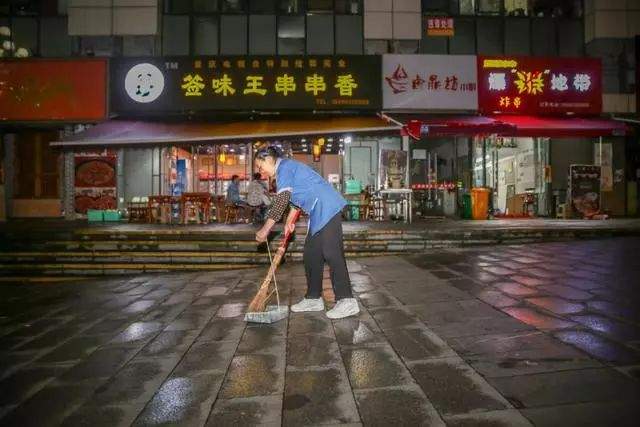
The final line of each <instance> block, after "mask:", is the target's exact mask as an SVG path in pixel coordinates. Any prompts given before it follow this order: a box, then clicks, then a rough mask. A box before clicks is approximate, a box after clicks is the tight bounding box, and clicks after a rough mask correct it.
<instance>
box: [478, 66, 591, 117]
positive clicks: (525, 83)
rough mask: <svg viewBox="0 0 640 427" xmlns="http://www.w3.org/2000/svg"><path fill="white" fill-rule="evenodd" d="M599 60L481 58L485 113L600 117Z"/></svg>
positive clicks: (481, 101)
mask: <svg viewBox="0 0 640 427" xmlns="http://www.w3.org/2000/svg"><path fill="white" fill-rule="evenodd" d="M601 75H602V72H601V65H600V60H599V59H594V58H533V57H488V56H479V57H478V96H479V107H480V111H481V112H483V113H517V114H558V113H575V114H600V113H601V112H602V83H601V80H602V77H601Z"/></svg>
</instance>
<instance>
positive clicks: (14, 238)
mask: <svg viewBox="0 0 640 427" xmlns="http://www.w3.org/2000/svg"><path fill="white" fill-rule="evenodd" d="M456 224H457V226H442V224H438V223H437V222H434V223H433V224H428V223H423V224H421V225H419V224H414V225H412V226H405V225H402V224H387V225H385V224H374V225H367V224H363V223H356V224H351V223H346V224H345V227H344V228H345V251H346V255H347V257H368V256H377V255H397V254H404V253H419V252H425V251H427V250H430V249H437V248H450V247H465V246H473V245H492V244H502V243H527V242H539V241H554V240H566V239H575V238H595V237H603V236H619V235H629V234H636V235H637V234H639V233H640V227H638V226H637V225H638V224H636V225H634V227H622V228H617V227H584V226H580V227H576V226H574V227H572V226H570V225H568V224H567V223H565V224H562V226H555V227H548V226H544V227H543V226H531V225H529V226H526V227H524V226H523V227H514V226H508V227H495V226H491V227H489V226H487V227H479V226H477V225H474V224H473V223H472V222H466V223H462V222H457V223H453V225H456ZM467 224H472V225H474V226H473V227H470V226H468V225H467ZM487 224H489V223H487ZM254 233H255V228H253V227H252V226H250V225H236V226H223V225H211V226H153V225H133V224H122V225H120V224H118V225H104V226H91V227H87V226H86V224H81V225H78V224H77V223H76V224H75V225H74V224H73V223H72V224H68V223H64V222H59V223H53V224H52V223H49V224H48V225H43V224H32V226H24V225H23V226H13V227H12V226H11V224H8V225H5V226H4V227H3V228H1V229H0V276H5V277H6V276H34V275H48V276H51V275H82V276H88V275H105V274H109V275H113V274H139V273H160V272H164V273H166V272H171V271H195V270H218V269H239V268H249V267H253V266H256V265H266V264H268V263H269V258H268V255H267V253H266V251H259V250H258V246H257V244H256V242H255V241H254V235H255V234H254ZM296 234H297V236H296V237H295V238H294V240H293V241H292V243H291V245H290V247H289V251H288V255H287V258H288V259H290V260H300V259H301V258H302V247H303V244H304V238H305V234H306V227H304V226H300V227H299V228H298V229H297V233H296ZM278 241H279V239H278V237H277V236H276V238H275V240H274V242H273V243H272V248H273V250H275V248H276V247H277V244H278Z"/></svg>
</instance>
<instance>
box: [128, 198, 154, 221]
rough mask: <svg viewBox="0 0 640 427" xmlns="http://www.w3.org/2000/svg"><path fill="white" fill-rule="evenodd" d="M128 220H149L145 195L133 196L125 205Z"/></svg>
mask: <svg viewBox="0 0 640 427" xmlns="http://www.w3.org/2000/svg"><path fill="white" fill-rule="evenodd" d="M127 209H128V211H129V222H149V217H150V211H149V199H148V198H147V197H133V198H132V199H131V202H129V204H128V205H127Z"/></svg>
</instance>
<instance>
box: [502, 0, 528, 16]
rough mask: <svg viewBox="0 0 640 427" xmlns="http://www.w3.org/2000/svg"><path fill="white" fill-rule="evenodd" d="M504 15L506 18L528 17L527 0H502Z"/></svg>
mask: <svg viewBox="0 0 640 427" xmlns="http://www.w3.org/2000/svg"><path fill="white" fill-rule="evenodd" d="M504 14H505V15H507V16H529V0H504Z"/></svg>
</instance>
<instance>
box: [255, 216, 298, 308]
mask: <svg viewBox="0 0 640 427" xmlns="http://www.w3.org/2000/svg"><path fill="white" fill-rule="evenodd" d="M299 217H300V210H299V209H298V210H296V213H295V215H294V216H293V221H292V223H293V224H295V223H296V221H297V220H298V218H299ZM290 239H291V232H290V231H289V227H288V226H287V224H285V232H284V238H283V239H282V242H280V246H279V247H278V250H277V252H276V255H275V256H274V257H273V260H272V261H271V266H270V267H269V272H268V273H267V276H266V277H265V278H264V280H263V281H262V284H261V285H260V288H258V293H257V294H256V296H255V297H253V300H251V303H250V304H249V308H248V311H249V312H250V313H257V312H261V311H264V310H265V308H266V305H267V301H268V300H269V298H271V295H273V293H274V292H276V290H275V289H274V290H273V291H271V292H269V284H270V283H271V280H272V279H273V276H274V275H275V274H276V269H277V268H278V266H279V265H280V262H281V261H282V257H284V254H285V252H286V250H287V246H288V245H289V240H290ZM268 244H269V242H267V245H268Z"/></svg>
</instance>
